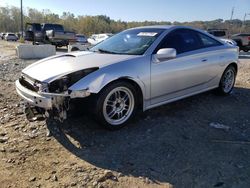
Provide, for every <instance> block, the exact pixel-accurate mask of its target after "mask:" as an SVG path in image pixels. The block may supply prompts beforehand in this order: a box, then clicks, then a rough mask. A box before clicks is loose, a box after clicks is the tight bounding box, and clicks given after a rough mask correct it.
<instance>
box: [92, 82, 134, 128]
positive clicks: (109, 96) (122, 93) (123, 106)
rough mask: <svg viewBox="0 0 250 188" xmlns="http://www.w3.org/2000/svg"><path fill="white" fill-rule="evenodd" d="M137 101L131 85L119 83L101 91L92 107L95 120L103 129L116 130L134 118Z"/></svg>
mask: <svg viewBox="0 0 250 188" xmlns="http://www.w3.org/2000/svg"><path fill="white" fill-rule="evenodd" d="M137 101H138V100H137V93H136V90H135V88H134V87H133V85H131V84H130V83H127V82H124V81H119V82H115V83H112V84H110V85H108V86H106V87H105V88H104V89H102V90H101V92H100V93H99V94H98V95H97V96H96V97H95V103H94V104H93V103H92V105H93V106H94V108H95V110H94V113H95V117H96V119H97V120H98V122H99V123H101V125H103V126H104V128H107V129H110V130H118V129H120V128H122V127H124V126H125V125H126V124H127V123H128V122H129V120H131V119H132V118H133V117H134V115H135V111H136V109H137V106H138V105H137Z"/></svg>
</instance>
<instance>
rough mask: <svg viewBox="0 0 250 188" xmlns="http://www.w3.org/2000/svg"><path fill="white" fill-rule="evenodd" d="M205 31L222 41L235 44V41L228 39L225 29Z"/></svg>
mask: <svg viewBox="0 0 250 188" xmlns="http://www.w3.org/2000/svg"><path fill="white" fill-rule="evenodd" d="M207 32H208V33H210V34H211V35H213V36H215V37H217V38H219V39H220V40H221V41H223V42H226V43H228V44H231V45H233V46H237V43H236V42H235V41H234V40H232V39H230V37H229V33H228V30H227V29H208V30H207Z"/></svg>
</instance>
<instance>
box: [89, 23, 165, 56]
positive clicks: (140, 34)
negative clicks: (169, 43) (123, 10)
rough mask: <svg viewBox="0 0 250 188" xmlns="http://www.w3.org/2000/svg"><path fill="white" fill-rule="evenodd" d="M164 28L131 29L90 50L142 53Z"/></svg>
mask: <svg viewBox="0 0 250 188" xmlns="http://www.w3.org/2000/svg"><path fill="white" fill-rule="evenodd" d="M163 31H164V29H153V28H144V29H131V30H126V31H123V32H121V33H118V34H116V35H114V36H112V37H110V38H108V39H106V40H104V41H103V42H101V43H99V44H97V45H96V46H94V47H93V48H91V49H90V51H94V52H100V53H111V54H128V55H142V54H144V52H145V51H146V50H147V49H148V48H149V47H150V45H151V44H152V43H153V42H154V41H155V40H156V39H157V37H158V36H159V35H160V34H161V33H162V32H163Z"/></svg>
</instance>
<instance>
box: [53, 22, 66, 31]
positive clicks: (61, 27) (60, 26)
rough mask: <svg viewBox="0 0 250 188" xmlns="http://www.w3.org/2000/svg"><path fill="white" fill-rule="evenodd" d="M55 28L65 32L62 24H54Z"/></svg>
mask: <svg viewBox="0 0 250 188" xmlns="http://www.w3.org/2000/svg"><path fill="white" fill-rule="evenodd" d="M54 28H55V30H56V31H59V32H63V31H64V30H63V26H62V25H56V24H55V25H54Z"/></svg>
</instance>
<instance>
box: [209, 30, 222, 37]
mask: <svg viewBox="0 0 250 188" xmlns="http://www.w3.org/2000/svg"><path fill="white" fill-rule="evenodd" d="M209 33H210V34H212V35H214V36H216V37H224V36H226V32H225V31H210V32H209Z"/></svg>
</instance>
